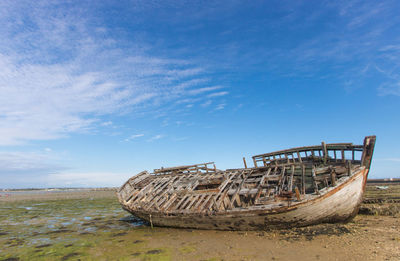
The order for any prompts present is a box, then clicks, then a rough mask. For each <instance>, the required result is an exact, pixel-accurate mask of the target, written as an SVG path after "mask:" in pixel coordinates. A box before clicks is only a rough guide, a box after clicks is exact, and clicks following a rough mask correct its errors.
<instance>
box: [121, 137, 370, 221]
mask: <svg viewBox="0 0 400 261" xmlns="http://www.w3.org/2000/svg"><path fill="white" fill-rule="evenodd" d="M374 144H375V136H370V137H366V138H365V140H364V144H363V145H353V144H352V143H331V144H326V143H324V142H322V143H321V145H316V146H308V147H298V148H292V149H288V150H281V151H275V152H271V153H266V154H260V155H256V156H253V157H252V161H253V164H254V166H253V167H247V163H246V160H245V159H244V158H243V164H244V168H239V169H227V170H225V171H223V170H219V169H217V168H216V166H215V164H214V163H213V162H207V163H201V164H195V165H187V166H178V167H172V168H160V169H155V170H154V171H153V173H149V172H147V171H144V172H141V173H139V174H138V175H136V176H134V177H132V178H131V179H129V180H128V181H127V182H126V183H125V184H124V185H123V186H122V187H121V188H120V189H119V191H118V196H119V200H120V202H121V203H122V205H123V206H125V207H128V208H129V209H130V210H138V211H139V210H140V211H149V212H152V211H154V212H163V213H165V214H174V213H175V214H178V213H191V212H192V213H207V212H221V211H229V210H234V209H235V210H238V209H239V210H240V209H246V208H249V207H257V206H268V205H269V206H276V205H283V204H288V205H290V204H295V203H296V202H301V201H304V200H307V199H310V198H315V197H317V196H318V195H320V194H321V193H323V192H324V191H326V190H327V189H329V188H332V187H335V186H336V185H337V184H339V183H341V182H343V181H344V180H346V179H347V178H348V177H350V176H351V175H353V174H354V173H355V172H357V170H359V169H363V168H369V165H370V162H371V159H372V152H373V148H374Z"/></svg>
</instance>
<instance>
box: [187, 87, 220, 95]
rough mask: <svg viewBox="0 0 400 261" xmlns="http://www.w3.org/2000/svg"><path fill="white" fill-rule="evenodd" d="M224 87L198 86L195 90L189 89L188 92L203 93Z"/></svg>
mask: <svg viewBox="0 0 400 261" xmlns="http://www.w3.org/2000/svg"><path fill="white" fill-rule="evenodd" d="M222 88H223V87H222V86H219V85H218V86H210V87H203V88H198V89H195V90H190V91H188V94H189V95H197V94H202V93H204V92H210V91H215V90H218V89H222Z"/></svg>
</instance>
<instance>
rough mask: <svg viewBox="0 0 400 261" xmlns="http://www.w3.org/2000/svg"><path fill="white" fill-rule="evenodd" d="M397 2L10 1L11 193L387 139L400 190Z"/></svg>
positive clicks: (0, 115) (1, 46)
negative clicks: (308, 147) (298, 148)
mask: <svg viewBox="0 0 400 261" xmlns="http://www.w3.org/2000/svg"><path fill="white" fill-rule="evenodd" d="M399 8H400V3H399V2H398V1H334V2H332V1H232V0H230V1H215V2H214V1H101V2H100V1H64V2H58V1H8V0H3V1H1V2H0V24H2V26H1V27H0V187H3V188H6V187H10V188H17V187H65V186H66V187H71V186H72V187H74V186H79V187H81V186H119V185H121V184H122V183H123V182H124V181H125V180H126V179H127V178H128V177H130V176H131V175H133V174H135V173H138V172H140V171H142V170H145V169H147V170H152V169H154V168H159V167H161V166H174V165H182V164H194V163H200V162H208V161H215V162H216V165H217V167H218V168H220V169H225V168H234V167H242V157H243V156H245V157H247V159H248V160H249V159H250V156H252V155H256V154H259V153H265V152H270V151H274V150H278V149H284V148H290V147H295V146H303V145H314V144H319V143H320V142H321V141H326V142H353V143H362V141H363V137H364V136H366V135H371V134H375V135H377V144H376V150H375V155H374V161H373V167H372V170H371V173H370V177H372V178H384V177H399V176H400V174H399V168H400V150H399V148H400V139H399V137H398V133H399V129H400V116H399V113H400V16H399V15H398V10H399Z"/></svg>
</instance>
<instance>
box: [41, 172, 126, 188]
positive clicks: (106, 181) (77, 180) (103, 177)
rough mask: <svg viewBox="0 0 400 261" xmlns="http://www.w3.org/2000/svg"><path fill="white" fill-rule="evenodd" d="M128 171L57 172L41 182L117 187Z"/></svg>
mask: <svg viewBox="0 0 400 261" xmlns="http://www.w3.org/2000/svg"><path fill="white" fill-rule="evenodd" d="M131 176H133V174H129V173H115V172H68V171H64V172H59V173H53V174H49V175H47V176H46V177H45V178H44V180H43V182H45V183H46V185H47V187H60V184H63V187H119V186H121V185H122V184H123V183H124V182H125V181H126V180H127V179H128V178H130V177H131Z"/></svg>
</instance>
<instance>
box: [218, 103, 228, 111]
mask: <svg viewBox="0 0 400 261" xmlns="http://www.w3.org/2000/svg"><path fill="white" fill-rule="evenodd" d="M225 106H226V104H225V103H220V104H218V105H217V107H215V110H216V111H219V110H223V109H225Z"/></svg>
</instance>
